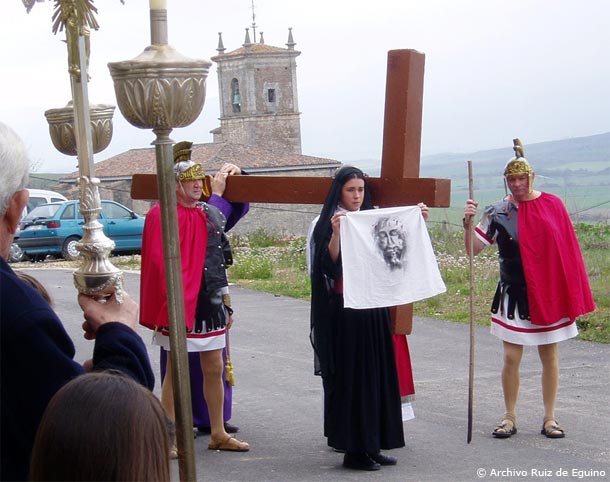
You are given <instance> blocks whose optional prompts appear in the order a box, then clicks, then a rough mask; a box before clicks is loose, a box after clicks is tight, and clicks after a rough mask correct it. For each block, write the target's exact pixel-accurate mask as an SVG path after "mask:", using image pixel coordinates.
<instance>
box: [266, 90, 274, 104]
mask: <svg viewBox="0 0 610 482" xmlns="http://www.w3.org/2000/svg"><path fill="white" fill-rule="evenodd" d="M267 102H270V103H274V102H275V89H267Z"/></svg>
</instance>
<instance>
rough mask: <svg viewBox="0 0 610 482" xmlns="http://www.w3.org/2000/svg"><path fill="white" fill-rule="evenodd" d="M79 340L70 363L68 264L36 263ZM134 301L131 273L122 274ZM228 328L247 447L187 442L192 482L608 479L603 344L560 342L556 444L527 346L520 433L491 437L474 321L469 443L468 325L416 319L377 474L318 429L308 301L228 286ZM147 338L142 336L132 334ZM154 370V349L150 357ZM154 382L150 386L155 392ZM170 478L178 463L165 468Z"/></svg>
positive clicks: (495, 397)
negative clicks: (400, 430)
mask: <svg viewBox="0 0 610 482" xmlns="http://www.w3.org/2000/svg"><path fill="white" fill-rule="evenodd" d="M31 273H32V274H34V275H35V276H37V277H38V278H39V279H40V280H41V281H43V283H44V284H45V285H46V286H47V288H48V289H50V291H51V292H52V295H53V297H54V298H55V306H56V309H57V311H58V312H59V314H60V317H61V318H62V319H63V320H64V322H65V324H66V328H67V329H68V331H69V332H70V334H71V335H72V336H73V339H74V340H75V341H76V345H77V359H78V360H79V361H82V360H85V359H87V358H89V357H90V355H91V349H92V344H91V342H87V341H85V340H84V339H83V338H82V336H81V331H80V324H81V320H82V318H81V315H80V310H79V309H78V306H77V305H76V302H75V290H74V288H73V287H72V279H71V270H68V269H55V270H47V269H36V270H32V271H31ZM126 288H127V290H128V291H129V292H130V293H131V294H133V295H134V297H136V298H138V291H139V275H138V274H137V273H126ZM232 299H233V304H234V306H235V312H236V313H235V316H236V325H235V327H234V329H233V330H232V331H231V334H232V336H231V341H232V344H231V345H232V348H231V354H232V359H233V363H234V367H235V377H236V386H235V389H234V408H233V419H232V422H233V423H235V424H237V425H239V427H240V436H241V437H242V438H243V439H245V440H247V441H248V442H250V445H251V447H252V448H251V450H250V452H248V453H245V454H238V453H217V452H213V451H209V450H207V444H208V442H209V437H208V436H200V437H198V438H197V439H196V440H195V449H196V453H197V456H198V457H197V476H198V480H201V481H215V482H221V481H278V482H279V481H281V482H291V481H294V482H296V481H343V480H350V481H361V480H366V481H372V480H383V481H390V482H391V481H396V482H398V481H400V482H411V481H430V482H444V481H447V482H456V481H457V482H459V481H477V480H479V481H503V482H507V481H539V480H554V481H555V480H557V481H563V480H585V481H601V480H608V476H609V475H610V404H609V400H610V383H608V382H609V378H610V346H609V345H602V344H596V343H591V342H585V341H580V340H569V341H567V342H564V343H562V344H561V346H560V359H561V361H560V363H561V382H560V385H561V386H560V391H559V400H558V409H557V416H558V418H559V420H560V422H561V424H562V425H563V426H564V428H565V429H566V432H567V437H566V438H565V439H563V440H550V439H546V438H545V437H543V436H542V435H541V434H540V426H541V423H542V415H543V412H542V401H541V395H540V388H539V385H540V363H539V362H538V359H537V353H536V350H535V349H532V348H529V349H526V351H525V355H524V359H523V364H522V368H523V370H522V376H521V393H520V400H519V418H518V424H517V426H518V428H519V433H518V434H517V435H515V436H514V437H512V438H511V439H508V440H496V439H493V438H492V437H491V435H490V432H491V429H492V428H493V426H494V425H495V423H496V422H497V421H498V419H499V417H500V416H501V415H502V413H503V403H502V393H501V389H500V384H499V373H500V367H501V344H500V342H499V341H498V340H497V339H496V338H494V337H492V336H491V335H489V333H488V328H486V327H477V329H476V349H475V359H476V362H475V366H476V370H475V371H476V373H475V375H476V379H475V389H474V391H475V403H474V424H473V440H472V442H471V443H470V444H467V443H466V427H467V417H466V414H467V397H468V337H469V330H468V326H467V325H463V324H458V323H450V322H445V321H439V320H431V319H416V320H415V322H414V331H413V334H412V335H411V336H410V337H409V344H410V348H411V356H412V360H413V365H414V376H415V386H416V391H417V395H416V397H417V398H416V400H415V402H414V410H415V416H416V418H415V419H414V420H411V421H408V422H405V435H406V447H404V448H402V449H397V450H393V451H391V452H390V453H391V455H394V456H396V457H398V459H399V464H398V465H397V466H395V467H384V468H382V470H380V471H378V472H374V473H362V472H353V471H348V470H345V469H343V468H342V467H341V461H342V456H341V455H339V454H336V453H334V452H333V451H332V450H330V449H329V448H328V447H327V446H326V442H325V439H324V437H323V436H322V421H321V420H322V418H321V406H322V394H321V383H320V380H319V379H318V378H317V377H314V376H313V375H312V351H311V347H310V345H309V340H308V331H309V304H308V303H306V302H303V301H298V300H294V299H291V298H286V297H276V296H273V295H269V294H265V293H258V292H254V291H250V290H246V289H243V288H239V287H234V288H233V289H232ZM140 333H141V334H142V336H143V338H144V340H145V342H146V343H147V344H150V343H149V342H150V332H149V331H148V330H146V329H142V330H141V331H140ZM150 356H151V359H152V361H153V366H154V368H155V371H156V374H158V373H159V370H158V361H159V356H158V352H157V350H156V349H151V352H150ZM158 390H159V387H158V386H157V387H156V390H155V391H156V392H157V393H158ZM173 470H174V473H173V477H174V480H178V478H177V463H176V462H174V465H173Z"/></svg>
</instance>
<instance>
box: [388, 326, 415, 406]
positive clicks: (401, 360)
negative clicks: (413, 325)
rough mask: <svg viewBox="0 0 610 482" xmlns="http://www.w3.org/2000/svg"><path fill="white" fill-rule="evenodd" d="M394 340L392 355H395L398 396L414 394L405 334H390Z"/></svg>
mask: <svg viewBox="0 0 610 482" xmlns="http://www.w3.org/2000/svg"><path fill="white" fill-rule="evenodd" d="M392 341H393V342H394V356H395V357H396V371H397V372H398V387H399V388H400V396H401V398H402V397H407V396H409V395H414V394H415V385H414V384H413V370H412V368H411V355H410V353H409V344H408V343H407V336H406V335H392Z"/></svg>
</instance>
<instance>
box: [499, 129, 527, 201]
mask: <svg viewBox="0 0 610 482" xmlns="http://www.w3.org/2000/svg"><path fill="white" fill-rule="evenodd" d="M513 150H514V151H515V157H513V158H512V159H510V160H509V161H508V162H507V163H506V166H505V167H504V178H505V179H506V177H507V176H521V175H527V176H528V179H529V192H530V193H531V192H532V191H533V189H534V170H533V169H532V166H530V163H529V162H527V159H526V158H525V155H524V152H523V144H521V140H520V139H519V138H517V139H513Z"/></svg>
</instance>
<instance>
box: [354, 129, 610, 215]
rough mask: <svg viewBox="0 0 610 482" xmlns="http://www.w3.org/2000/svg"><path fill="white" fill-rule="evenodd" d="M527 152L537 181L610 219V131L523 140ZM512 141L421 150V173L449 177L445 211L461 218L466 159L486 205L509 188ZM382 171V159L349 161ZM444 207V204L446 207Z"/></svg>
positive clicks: (580, 210) (580, 209)
mask: <svg viewBox="0 0 610 482" xmlns="http://www.w3.org/2000/svg"><path fill="white" fill-rule="evenodd" d="M524 150H525V157H526V158H527V159H528V160H529V161H530V163H531V164H532V166H533V167H534V169H535V170H536V181H535V187H536V188H537V189H541V190H543V191H548V192H553V193H555V194H557V195H558V196H560V197H561V198H562V199H563V200H564V202H565V203H566V206H567V207H568V210H569V212H570V214H572V215H573V218H574V219H576V220H597V221H599V220H604V221H606V222H607V221H608V220H609V219H610V194H609V192H610V190H609V187H610V132H607V133H604V134H599V135H594V136H587V137H577V138H572V139H563V140H560V141H550V142H540V143H537V144H527V143H526V142H525V143H524ZM513 155H514V151H513V149H512V145H511V146H507V147H504V148H501V149H492V150H487V151H477V152H472V153H463V154H460V153H446V154H435V155H430V156H422V159H421V165H420V176H421V177H435V178H445V179H451V206H452V207H451V208H449V209H448V210H447V211H448V212H451V213H450V214H449V213H448V212H445V213H444V214H443V216H446V217H447V218H449V219H451V220H453V219H454V218H455V219H461V211H462V206H463V203H464V201H465V199H466V197H467V194H468V168H467V161H469V160H472V163H473V171H474V180H475V196H476V198H477V200H479V202H481V203H482V204H483V205H485V204H486V203H489V202H492V201H494V200H496V199H499V198H500V197H502V196H503V195H504V193H505V188H504V181H503V176H502V171H503V169H504V165H505V164H506V162H507V161H508V160H509V159H510V158H511V157H513ZM350 163H351V164H354V165H356V166H359V167H361V168H362V169H363V170H365V171H366V172H367V173H368V174H369V175H371V176H378V175H379V172H380V162H379V161H378V160H371V159H367V160H360V161H351V162H350ZM443 211H444V210H443Z"/></svg>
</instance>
